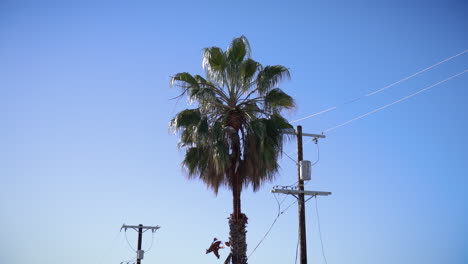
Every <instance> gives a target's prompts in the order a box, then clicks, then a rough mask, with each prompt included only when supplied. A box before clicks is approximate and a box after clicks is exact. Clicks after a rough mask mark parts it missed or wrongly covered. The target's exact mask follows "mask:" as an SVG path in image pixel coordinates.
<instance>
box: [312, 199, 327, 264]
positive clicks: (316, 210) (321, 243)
mask: <svg viewBox="0 0 468 264" xmlns="http://www.w3.org/2000/svg"><path fill="white" fill-rule="evenodd" d="M315 212H316V214H317V224H318V231H319V237H320V245H322V256H323V259H324V260H325V263H326V264H328V262H327V258H326V257H325V251H324V250H323V240H322V230H321V228H320V216H319V212H318V206H317V196H315Z"/></svg>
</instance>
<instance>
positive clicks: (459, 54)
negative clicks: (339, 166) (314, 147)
mask: <svg viewBox="0 0 468 264" xmlns="http://www.w3.org/2000/svg"><path fill="white" fill-rule="evenodd" d="M467 51H468V50H464V51H462V52H460V53H458V54H456V55H453V56H451V57H448V58H446V59H444V60H442V61H439V62H437V63H435V64H433V65H431V66H429V67H427V68H425V69H422V70H420V71H418V72H416V73H414V74H412V75H410V76H407V77H405V78H403V79H401V80H398V81H396V82H394V83H392V84H389V85H387V86H385V87H383V88H381V89H378V90H375V91H373V92H370V93H368V94H365V95H362V96H360V97H357V98H355V99H353V100H349V101H347V102H344V103H341V104H339V105H336V106H333V107H330V108H328V109H325V110H322V111H320V112H317V113H315V114H312V115H309V116H306V117H303V118H299V119H297V120H294V121H291V122H290V123H295V122H298V121H301V120H305V119H308V118H311V117H314V116H318V115H321V114H324V113H326V112H329V111H331V110H334V109H336V108H338V107H340V106H343V105H346V104H350V103H353V102H356V101H359V100H361V99H362V98H364V97H369V96H372V95H374V94H377V93H380V92H382V91H384V90H387V89H388V88H390V87H392V86H395V85H397V84H399V83H401V82H404V81H406V80H409V79H411V78H413V77H415V76H417V75H419V74H421V73H423V72H426V71H428V70H430V69H432V68H434V67H436V66H438V65H440V64H442V63H445V62H447V61H450V60H452V59H454V58H456V57H458V56H461V55H463V54H464V53H465V52H467Z"/></svg>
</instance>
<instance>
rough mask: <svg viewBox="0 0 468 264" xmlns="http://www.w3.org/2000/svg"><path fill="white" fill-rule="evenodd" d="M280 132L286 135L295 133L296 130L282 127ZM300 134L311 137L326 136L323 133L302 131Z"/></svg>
mask: <svg viewBox="0 0 468 264" xmlns="http://www.w3.org/2000/svg"><path fill="white" fill-rule="evenodd" d="M281 133H283V134H287V135H297V132H296V131H295V130H294V129H283V130H282V131H281ZM302 136H304V137H313V138H326V136H325V135H323V134H309V133H302Z"/></svg>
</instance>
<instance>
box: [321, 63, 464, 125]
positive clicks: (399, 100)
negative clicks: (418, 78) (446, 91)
mask: <svg viewBox="0 0 468 264" xmlns="http://www.w3.org/2000/svg"><path fill="white" fill-rule="evenodd" d="M467 71H468V70H464V71H462V72H460V73H458V74H455V75H453V76H451V77H449V78H447V79H445V80H442V81H440V82H438V83H435V84H432V85H430V86H428V87H426V88H424V89H421V90H419V91H417V92H415V93H413V94H410V95H407V96H405V97H403V98H400V99H398V100H396V101H394V102H392V103H389V104H387V105H384V106H382V107H379V108H377V109H375V110H372V111H370V112H367V113H365V114H363V115H360V116H358V117H356V118H353V119H351V120H349V121H346V122H344V123H342V124H340V125H337V126H334V127H331V128H328V129H325V130H324V131H323V132H322V133H326V132H330V131H332V130H335V129H337V128H339V127H342V126H344V125H347V124H349V123H352V122H354V121H356V120H359V119H361V118H364V117H366V116H368V115H371V114H373V113H376V112H378V111H380V110H383V109H385V108H387V107H390V106H392V105H394V104H397V103H400V102H403V101H405V100H407V99H409V98H411V97H413V96H416V95H418V94H420V93H422V92H425V91H427V90H429V89H431V88H433V87H435V86H437V85H439V84H442V83H444V82H447V81H449V80H451V79H453V78H456V77H458V76H460V75H462V74H464V73H465V72H467Z"/></svg>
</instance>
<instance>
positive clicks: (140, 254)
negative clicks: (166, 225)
mask: <svg viewBox="0 0 468 264" xmlns="http://www.w3.org/2000/svg"><path fill="white" fill-rule="evenodd" d="M128 228H131V229H133V230H135V231H137V232H138V248H137V252H136V253H137V264H141V260H142V259H143V257H144V254H145V251H144V250H141V244H142V240H143V233H144V232H145V231H148V230H151V232H153V233H154V232H156V230H158V229H159V228H161V227H160V226H144V225H142V224H139V225H137V226H135V225H126V224H123V225H122V227H121V228H120V230H121V231H122V229H124V230H125V232H127V229H128Z"/></svg>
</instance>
